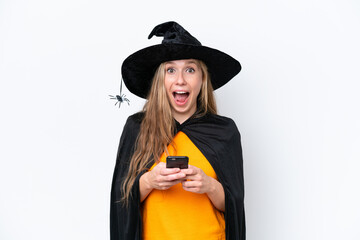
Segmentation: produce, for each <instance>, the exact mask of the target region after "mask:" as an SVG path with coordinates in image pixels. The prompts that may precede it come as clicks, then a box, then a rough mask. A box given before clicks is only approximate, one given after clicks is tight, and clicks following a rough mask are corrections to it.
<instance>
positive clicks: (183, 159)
mask: <svg viewBox="0 0 360 240" xmlns="http://www.w3.org/2000/svg"><path fill="white" fill-rule="evenodd" d="M188 164H189V158H188V157H187V156H168V157H167V158H166V167H167V168H180V169H184V168H188V167H189V165H188Z"/></svg>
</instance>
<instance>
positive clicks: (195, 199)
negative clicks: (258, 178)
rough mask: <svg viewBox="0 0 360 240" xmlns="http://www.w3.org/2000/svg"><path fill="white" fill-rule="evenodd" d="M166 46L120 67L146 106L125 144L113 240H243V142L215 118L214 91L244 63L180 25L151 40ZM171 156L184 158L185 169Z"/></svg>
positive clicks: (161, 29) (230, 125) (160, 29)
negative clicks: (172, 164)
mask: <svg viewBox="0 0 360 240" xmlns="http://www.w3.org/2000/svg"><path fill="white" fill-rule="evenodd" d="M153 35H156V36H163V37H164V40H163V41H162V44H158V45H154V46H151V47H148V48H145V49H142V50H140V51H138V52H136V53H134V54H132V55H130V56H129V57H128V58H127V59H126V60H125V61H124V63H123V66H122V75H123V79H124V82H125V84H126V86H127V88H128V89H129V90H130V91H131V92H132V93H134V94H136V95H137V96H139V97H143V98H146V99H147V102H146V104H145V106H144V109H143V111H142V112H140V113H137V114H134V115H132V116H130V117H129V118H128V120H127V122H126V124H125V126H124V129H123V133H122V136H121V139H120V144H119V149H118V154H117V161H116V166H115V171H114V176H113V183H112V194H111V216H110V222H111V224H110V225H111V227H110V228H111V239H112V240H119V239H131V240H133V239H167V240H169V239H170V240H171V239H174V240H175V239H186V240H191V239H197V240H198V239H207V240H212V239H216V240H218V239H241V240H244V239H245V215H244V202H243V201H244V181H243V163H242V151H241V144H240V134H239V132H238V130H237V127H236V125H235V123H234V122H233V121H232V120H231V119H229V118H226V117H222V116H219V115H217V114H216V105H215V99H214V95H213V90H214V89H217V88H219V87H221V86H223V85H224V84H226V83H227V82H228V81H229V80H230V79H231V78H233V77H234V76H235V75H236V74H237V73H239V72H240V70H241V66H240V63H239V62H238V61H237V60H235V59H234V58H232V57H231V56H229V55H227V54H225V53H223V52H220V51H218V50H216V49H212V48H208V47H205V46H202V45H201V43H200V42H199V41H198V40H197V39H196V38H194V37H193V36H191V35H190V34H189V33H188V32H187V31H186V30H185V29H184V28H182V27H181V26H180V25H179V24H177V23H175V22H167V23H163V24H160V25H158V26H156V27H155V28H154V30H153V31H152V32H151V33H150V35H149V38H151V37H152V36H153ZM167 156H187V157H188V158H189V165H188V168H186V169H180V168H167V167H166V164H165V162H166V157H167Z"/></svg>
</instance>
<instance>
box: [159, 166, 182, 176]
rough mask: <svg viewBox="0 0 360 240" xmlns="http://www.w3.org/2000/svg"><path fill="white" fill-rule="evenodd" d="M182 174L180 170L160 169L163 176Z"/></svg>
mask: <svg viewBox="0 0 360 240" xmlns="http://www.w3.org/2000/svg"><path fill="white" fill-rule="evenodd" d="M178 172H180V168H162V169H160V174H161V175H170V174H174V173H178Z"/></svg>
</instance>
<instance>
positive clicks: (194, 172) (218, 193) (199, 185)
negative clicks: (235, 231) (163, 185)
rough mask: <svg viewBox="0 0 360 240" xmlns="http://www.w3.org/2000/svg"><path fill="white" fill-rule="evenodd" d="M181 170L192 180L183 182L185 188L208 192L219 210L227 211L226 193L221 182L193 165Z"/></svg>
mask: <svg viewBox="0 0 360 240" xmlns="http://www.w3.org/2000/svg"><path fill="white" fill-rule="evenodd" d="M181 172H183V173H185V174H186V179H187V180H190V181H187V180H185V181H183V182H182V186H183V189H184V190H186V191H189V192H194V193H206V194H207V196H208V197H209V199H210V201H211V202H212V203H213V204H214V206H215V207H216V208H217V209H218V210H220V211H223V212H224V211H225V193H224V188H223V186H222V185H221V183H220V182H218V181H217V180H216V179H214V178H212V177H209V176H208V175H206V174H205V173H204V171H203V170H201V169H200V168H198V167H195V166H192V165H189V168H188V169H181Z"/></svg>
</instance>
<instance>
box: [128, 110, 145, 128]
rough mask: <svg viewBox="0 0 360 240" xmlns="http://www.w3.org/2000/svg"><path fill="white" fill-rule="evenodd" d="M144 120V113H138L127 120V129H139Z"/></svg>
mask: <svg viewBox="0 0 360 240" xmlns="http://www.w3.org/2000/svg"><path fill="white" fill-rule="evenodd" d="M143 118H144V113H143V112H137V113H135V114H133V115H131V116H129V117H128V118H127V120H126V123H125V127H136V126H138V127H139V126H140V125H141V122H142V120H143Z"/></svg>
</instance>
